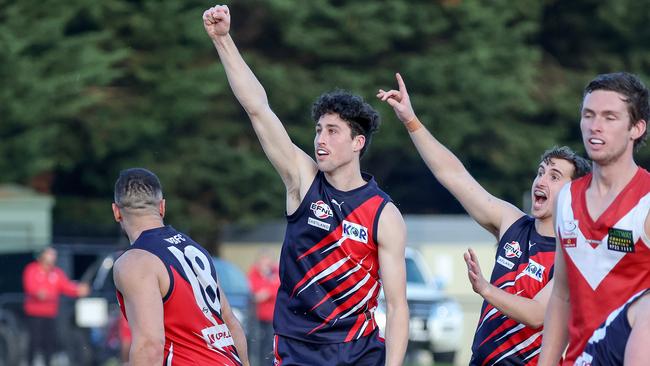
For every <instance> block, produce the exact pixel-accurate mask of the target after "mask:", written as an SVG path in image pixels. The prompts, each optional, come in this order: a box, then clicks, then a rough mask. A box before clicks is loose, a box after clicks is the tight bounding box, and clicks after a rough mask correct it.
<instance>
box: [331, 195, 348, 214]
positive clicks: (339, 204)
mask: <svg viewBox="0 0 650 366" xmlns="http://www.w3.org/2000/svg"><path fill="white" fill-rule="evenodd" d="M331 201H332V203H333V204H335V205H336V207H338V208H339V211H341V205H343V204H344V203H345V202H343V201H341V203H339V201H337V200H335V199H334V198H332V199H331Z"/></svg>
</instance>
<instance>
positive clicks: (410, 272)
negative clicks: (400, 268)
mask: <svg viewBox="0 0 650 366" xmlns="http://www.w3.org/2000/svg"><path fill="white" fill-rule="evenodd" d="M406 282H409V283H417V284H422V285H426V284H427V282H426V280H425V279H424V275H422V272H420V269H419V268H418V266H417V264H416V263H415V261H414V260H413V259H412V258H406Z"/></svg>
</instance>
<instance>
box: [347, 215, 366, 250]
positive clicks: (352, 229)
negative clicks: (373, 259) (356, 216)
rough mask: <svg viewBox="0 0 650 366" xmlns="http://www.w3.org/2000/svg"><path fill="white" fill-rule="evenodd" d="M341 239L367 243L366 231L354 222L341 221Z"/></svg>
mask: <svg viewBox="0 0 650 366" xmlns="http://www.w3.org/2000/svg"><path fill="white" fill-rule="evenodd" d="M343 237H345V238H349V239H352V240H356V241H360V242H362V243H365V244H367V243H368V229H367V228H366V227H365V226H361V225H359V224H355V223H354V222H350V221H346V220H343Z"/></svg>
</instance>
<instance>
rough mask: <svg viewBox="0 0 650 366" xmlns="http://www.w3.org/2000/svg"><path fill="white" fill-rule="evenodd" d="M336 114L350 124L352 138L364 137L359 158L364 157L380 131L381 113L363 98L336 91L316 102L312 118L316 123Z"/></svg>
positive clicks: (343, 91) (319, 98) (324, 95)
mask: <svg viewBox="0 0 650 366" xmlns="http://www.w3.org/2000/svg"><path fill="white" fill-rule="evenodd" d="M328 113H336V114H338V115H339V117H341V119H343V120H344V121H346V122H347V123H348V125H349V126H350V130H351V131H352V137H353V138H354V137H355V136H358V135H363V136H364V137H365V138H366V143H365V145H363V148H362V149H361V152H360V153H359V156H363V154H364V153H365V152H366V150H367V149H368V147H369V146H370V142H371V140H372V134H373V133H375V132H376V131H377V130H378V129H379V123H380V120H379V113H377V111H375V110H374V108H372V107H371V106H370V104H368V103H366V102H364V100H363V98H361V97H360V96H358V95H354V94H352V93H350V92H348V91H345V90H340V89H337V90H334V91H331V92H327V93H323V94H322V95H321V96H320V97H318V99H317V100H316V101H315V102H314V104H313V106H312V108H311V117H312V118H313V119H314V122H318V120H319V119H320V118H321V117H322V116H323V115H325V114H328Z"/></svg>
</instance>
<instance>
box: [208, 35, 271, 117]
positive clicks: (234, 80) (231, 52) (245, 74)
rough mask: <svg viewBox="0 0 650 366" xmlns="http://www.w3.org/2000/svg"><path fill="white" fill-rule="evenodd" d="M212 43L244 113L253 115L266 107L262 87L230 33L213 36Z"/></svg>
mask: <svg viewBox="0 0 650 366" xmlns="http://www.w3.org/2000/svg"><path fill="white" fill-rule="evenodd" d="M212 43H213V44H214V47H215V48H216V49H217V53H218V54H219V58H220V59H221V63H222V64H223V67H224V69H225V71H226V75H227V77H228V83H230V87H231V89H232V91H233V93H234V94H235V97H237V100H239V103H240V104H241V105H242V107H244V109H245V110H246V113H248V114H249V115H254V114H257V113H260V112H261V111H262V110H263V109H265V108H268V98H267V96H266V91H264V87H263V86H262V84H260V82H259V80H257V78H256V77H255V74H253V71H252V70H251V69H250V68H249V67H248V65H247V64H246V62H245V61H244V59H243V58H242V56H241V54H240V53H239V50H238V49H237V46H236V45H235V42H234V41H233V40H232V38H231V37H230V35H229V34H227V35H225V36H221V37H215V38H213V39H212Z"/></svg>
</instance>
